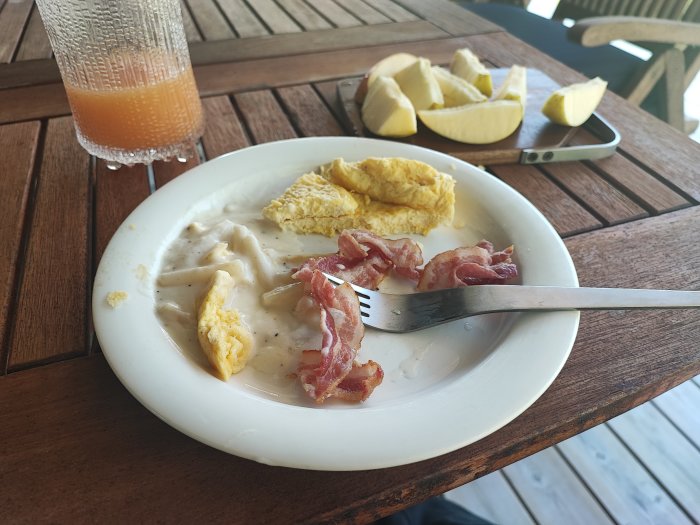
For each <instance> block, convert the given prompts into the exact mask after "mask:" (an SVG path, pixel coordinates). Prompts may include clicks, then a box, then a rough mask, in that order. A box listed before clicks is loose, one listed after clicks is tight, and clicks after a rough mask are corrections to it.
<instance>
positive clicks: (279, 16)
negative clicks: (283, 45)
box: [248, 0, 302, 33]
mask: <svg viewBox="0 0 700 525" xmlns="http://www.w3.org/2000/svg"><path fill="white" fill-rule="evenodd" d="M248 4H249V5H250V6H251V7H252V8H253V9H254V10H255V11H256V12H257V14H258V17H259V18H260V19H261V20H263V21H264V22H265V25H267V27H269V28H270V30H271V31H272V32H273V33H299V32H301V30H302V29H301V28H300V27H299V25H298V24H297V23H296V22H295V21H294V20H292V18H291V17H290V16H289V15H288V14H287V13H285V12H284V10H283V9H282V8H281V7H280V6H278V5H277V4H276V3H275V2H273V1H272V0H248Z"/></svg>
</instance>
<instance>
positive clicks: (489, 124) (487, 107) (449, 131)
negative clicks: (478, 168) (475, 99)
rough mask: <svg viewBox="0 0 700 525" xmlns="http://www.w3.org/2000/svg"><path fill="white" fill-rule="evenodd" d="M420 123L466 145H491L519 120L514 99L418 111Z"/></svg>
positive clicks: (516, 125)
mask: <svg viewBox="0 0 700 525" xmlns="http://www.w3.org/2000/svg"><path fill="white" fill-rule="evenodd" d="M418 116H419V117H420V120H421V122H423V124H425V125H426V126H427V127H428V128H430V129H431V130H433V131H434V132H435V133H437V134H438V135H441V136H443V137H447V138H448V139H452V140H456V141H457V142H464V143H467V144H491V143H492V142H498V141H499V140H502V139H504V138H506V137H508V136H509V135H511V134H512V133H513V132H514V131H515V130H516V128H517V127H518V126H519V125H520V122H521V121H522V119H523V109H522V106H521V104H520V102H516V101H515V100H491V101H489V102H482V103H480V104H467V105H466V106H460V107H456V108H445V109H434V110H424V111H419V112H418Z"/></svg>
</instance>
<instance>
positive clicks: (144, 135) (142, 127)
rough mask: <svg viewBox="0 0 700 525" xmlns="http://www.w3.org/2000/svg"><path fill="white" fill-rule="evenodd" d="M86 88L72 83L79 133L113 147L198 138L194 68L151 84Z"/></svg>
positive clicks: (152, 145)
mask: <svg viewBox="0 0 700 525" xmlns="http://www.w3.org/2000/svg"><path fill="white" fill-rule="evenodd" d="M125 84H126V85H123V86H119V87H114V88H108V89H84V88H78V87H75V86H72V85H69V84H68V83H66V86H65V87H66V93H67V94H68V100H69V102H70V106H71V110H72V111H73V117H74V119H75V123H76V127H77V128H78V130H79V133H80V134H81V135H83V137H84V138H85V139H87V140H88V141H90V142H92V143H94V144H99V145H100V146H105V147H109V148H118V149H124V150H144V149H148V148H160V147H164V146H170V145H177V144H183V143H187V142H194V141H196V140H197V139H198V138H199V136H200V135H201V132H202V126H203V119H202V106H201V104H200V101H199V94H198V93H197V86H196V84H195V82H194V75H193V74H192V69H191V68H187V69H186V70H185V71H183V72H182V73H179V74H178V75H176V76H174V77H172V78H167V79H164V80H158V81H154V82H151V83H144V82H140V83H139V85H131V86H130V85H128V83H126V82H125Z"/></svg>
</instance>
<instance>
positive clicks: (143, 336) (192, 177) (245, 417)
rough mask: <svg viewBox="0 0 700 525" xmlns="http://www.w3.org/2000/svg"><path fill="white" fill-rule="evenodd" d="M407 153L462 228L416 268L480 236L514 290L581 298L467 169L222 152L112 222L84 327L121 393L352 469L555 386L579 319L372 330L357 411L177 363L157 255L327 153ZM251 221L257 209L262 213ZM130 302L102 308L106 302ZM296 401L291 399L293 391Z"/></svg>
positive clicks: (437, 438) (450, 440)
mask: <svg viewBox="0 0 700 525" xmlns="http://www.w3.org/2000/svg"><path fill="white" fill-rule="evenodd" d="M369 156H385V157H406V158H412V159H417V160H421V161H424V162H427V163H429V164H431V165H432V166H434V167H435V168H437V169H438V170H440V171H443V172H446V173H449V174H451V175H453V176H454V177H455V179H456V180H457V185H456V194H457V213H456V215H457V219H456V224H458V225H459V227H458V228H452V227H441V228H439V229H437V230H435V231H433V232H431V234H430V235H429V236H427V237H417V239H418V240H420V241H421V242H422V243H423V244H424V246H425V254H426V256H427V258H429V257H430V256H432V255H433V254H434V253H437V252H438V251H441V250H446V249H451V248H455V247H457V245H458V244H471V243H474V242H476V241H478V240H480V239H481V238H487V239H489V240H491V241H492V242H493V243H494V244H495V245H496V248H497V249H501V248H503V247H505V246H507V245H508V244H511V243H512V244H514V245H515V254H516V255H515V260H516V262H517V263H518V266H519V269H520V281H521V282H522V283H523V284H530V285H561V286H578V280H577V277H576V271H575V269H574V266H573V263H572V261H571V258H570V257H569V254H568V252H567V250H566V248H565V246H564V244H563V243H562V241H561V239H560V238H559V236H558V235H557V233H556V232H555V231H554V229H553V228H552V227H551V226H550V224H549V223H548V222H547V220H546V219H545V218H544V217H543V216H542V215H541V214H540V213H539V211H537V209H535V207H534V206H532V205H531V204H530V203H529V202H528V201H527V200H526V199H524V198H523V197H522V196H521V195H520V194H518V193H517V192H515V191H514V190H513V189H511V188H510V187H509V186H507V185H506V184H504V183H502V182H501V181H499V180H498V179H496V178H495V177H493V176H491V175H489V174H487V173H485V172H483V171H481V170H479V169H478V168H476V167H474V166H472V165H470V164H467V163H465V162H462V161H459V160H456V159H455V158H453V157H450V156H448V155H443V154H440V153H436V152H434V151H430V150H427V149H423V148H418V147H415V146H410V145H406V144H401V143H396V142H389V141H380V140H372V139H357V138H347V137H337V138H336V137H329V138H326V137H324V138H308V139H297V140H289V141H281V142H275V143H269V144H263V145H260V146H255V147H252V148H247V149H244V150H241V151H237V152H234V153H231V154H228V155H224V156H222V157H219V158H217V159H214V160H212V161H210V162H207V163H205V164H202V165H201V166H198V167H196V168H194V169H192V170H191V171H189V172H188V173H186V174H184V175H182V176H180V177H178V178H177V179H175V180H174V181H173V182H171V183H169V184H167V185H166V186H164V187H163V188H162V189H160V190H158V191H157V192H155V193H154V194H153V195H151V196H150V197H149V198H148V199H146V200H145V201H144V202H143V203H142V204H141V205H140V206H139V207H138V208H137V209H136V210H135V211H134V212H133V213H132V214H131V215H130V216H129V217H128V218H127V219H126V220H125V221H124V223H123V224H122V225H121V227H120V228H119V229H118V230H117V232H116V233H115V235H114V237H113V238H112V240H111V242H110V244H109V246H108V247H107V249H106V251H105V254H104V257H103V258H102V261H101V262H100V266H99V268H98V271H97V275H96V277H95V286H94V294H93V314H94V322H95V330H96V332H97V337H98V339H99V341H100V345H101V347H102V349H103V351H104V355H105V356H106V358H107V360H108V362H109V364H110V366H111V367H112V369H113V370H114V372H115V373H116V375H117V376H118V377H119V379H120V380H121V381H122V383H123V384H124V385H125V386H126V387H127V388H128V389H129V391H130V392H131V393H132V394H133V395H134V396H135V397H136V398H137V399H138V400H139V401H140V402H141V403H143V404H144V405H145V406H146V407H147V408H148V409H149V410H151V411H152V412H153V413H154V414H156V415H157V416H158V417H160V418H162V419H163V420H164V421H166V422H167V423H168V424H170V425H171V426H173V427H175V428H176V429H178V430H180V431H182V432H184V433H185V434H187V435H189V436H191V437H193V438H195V439H197V440H199V441H201V442H204V443H207V444H209V445H211V446H213V447H216V448H218V449H221V450H224V451H226V452H230V453H232V454H235V455H238V456H242V457H245V458H249V459H253V460H255V461H259V462H262V463H267V464H271V465H283V466H288V467H296V468H306V469H318V470H363V469H374V468H381V467H391V466H396V465H402V464H407V463H412V462H415V461H419V460H423V459H427V458H431V457H435V456H437V455H440V454H444V453H447V452H450V451H453V450H456V449H458V448H460V447H463V446H465V445H468V444H470V443H472V442H474V441H476V440H478V439H480V438H482V437H484V436H486V435H488V434H490V433H492V432H494V431H495V430H497V429H499V428H500V427H502V426H504V425H505V424H506V423H508V422H509V421H511V420H512V419H514V418H515V417H516V416H518V415H519V414H520V413H522V412H523V411H524V410H525V409H526V408H527V407H529V406H530V405H531V404H532V403H533V402H534V401H535V400H536V399H537V398H538V397H539V396H540V395H541V394H542V393H543V392H544V391H545V390H546V389H547V387H548V386H549V385H550V384H551V383H552V381H553V380H554V378H555V377H556V376H557V374H558V373H559V371H560V370H561V368H562V366H563V365H564V362H565V361H566V359H567V357H568V355H569V352H570V350H571V347H572V346H573V343H574V339H575V337H576V332H577V329H578V321H579V314H578V312H552V313H529V314H496V315H489V316H481V317H478V318H471V319H469V320H468V321H455V322H453V323H450V324H447V325H443V326H440V327H436V328H433V329H429V330H426V331H422V332H417V333H413V334H404V335H395V334H385V333H379V332H376V331H374V330H369V329H368V330H367V333H366V336H365V340H364V341H363V345H362V350H361V358H362V360H363V361H364V360H366V359H367V358H371V359H374V360H375V361H378V362H379V363H380V364H381V365H382V367H383V368H384V371H385V380H384V382H383V383H382V384H381V385H380V386H379V387H378V388H377V389H376V390H375V392H374V394H373V395H372V397H371V398H370V399H369V400H367V401H366V402H365V403H362V404H359V405H348V404H342V403H328V404H327V405H322V406H319V407H317V406H312V404H311V403H310V402H308V400H306V398H305V397H304V396H303V394H299V396H298V397H294V396H292V397H286V398H282V397H280V398H276V397H275V395H274V392H272V394H271V393H270V392H269V388H262V389H261V388H257V385H256V383H255V381H256V378H255V376H254V374H248V375H246V372H247V369H246V370H244V371H243V372H242V373H241V374H238V375H235V376H233V377H232V378H231V379H230V380H229V381H228V382H222V381H220V380H218V379H216V378H215V377H214V376H213V375H212V374H211V373H210V371H209V370H208V369H206V367H203V366H201V364H200V363H198V362H197V361H196V360H193V359H190V358H188V357H187V352H182V351H179V350H178V348H176V347H174V345H173V343H172V342H171V341H170V339H169V338H168V337H167V335H166V333H165V332H164V331H163V329H162V328H161V326H160V324H159V322H158V319H157V318H156V314H155V312H154V304H155V300H154V289H155V285H154V282H155V281H154V280H155V276H156V274H157V273H158V271H159V268H160V264H161V258H162V256H163V252H164V250H165V248H166V247H167V245H168V244H169V243H171V242H172V240H173V239H174V238H175V237H177V236H178V235H179V234H180V232H181V231H182V229H183V227H184V226H186V225H187V224H189V223H190V222H191V221H192V220H193V219H195V218H197V217H199V216H201V215H202V214H203V213H206V212H207V211H210V210H211V209H217V208H222V207H223V206H224V205H226V204H229V209H231V204H233V208H236V207H246V206H248V207H250V206H259V204H260V203H266V202H267V201H268V200H269V199H270V198H272V197H274V196H276V195H278V194H279V192H280V191H281V190H282V189H284V188H285V187H287V186H288V185H289V184H291V182H292V181H293V180H295V179H296V177H298V176H299V175H300V174H302V173H304V172H307V171H310V170H313V169H315V168H316V167H317V166H319V165H320V164H323V163H326V162H329V161H330V160H332V159H334V158H336V157H343V158H344V159H346V160H351V161H352V160H361V159H364V158H366V157H369ZM258 209H259V208H258ZM114 290H124V291H126V292H127V293H128V294H129V297H128V299H127V300H126V301H125V302H124V303H123V304H122V305H121V306H119V307H118V308H111V307H110V306H108V304H107V302H106V296H107V294H108V293H109V292H111V291H114ZM299 390H301V389H299Z"/></svg>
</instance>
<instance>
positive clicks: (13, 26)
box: [0, 0, 34, 64]
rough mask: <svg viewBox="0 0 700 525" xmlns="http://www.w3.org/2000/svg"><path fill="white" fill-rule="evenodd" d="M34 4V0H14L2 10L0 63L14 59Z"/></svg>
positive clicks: (0, 16)
mask: <svg viewBox="0 0 700 525" xmlns="http://www.w3.org/2000/svg"><path fill="white" fill-rule="evenodd" d="M33 5H34V0H13V1H11V2H7V3H6V4H5V7H3V8H2V10H0V35H2V38H0V64H1V63H3V62H10V61H11V60H12V58H13V56H14V54H15V50H16V49H17V47H18V46H19V41H20V38H21V37H22V33H23V31H24V25H25V24H26V22H27V19H28V18H29V13H30V12H31V10H32V6H33Z"/></svg>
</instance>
